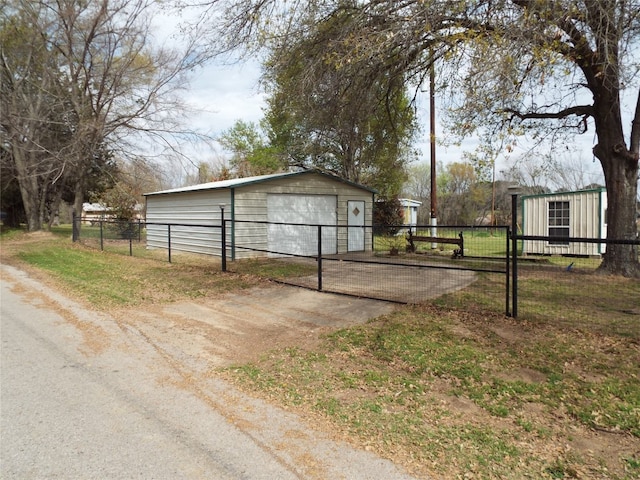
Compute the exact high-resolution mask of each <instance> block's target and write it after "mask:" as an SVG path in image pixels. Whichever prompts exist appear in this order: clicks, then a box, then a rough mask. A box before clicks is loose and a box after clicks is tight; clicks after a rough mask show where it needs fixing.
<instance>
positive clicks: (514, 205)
mask: <svg viewBox="0 0 640 480" xmlns="http://www.w3.org/2000/svg"><path fill="white" fill-rule="evenodd" d="M517 232H518V194H517V193H514V194H512V195H511V249H512V252H511V255H512V258H513V265H512V266H511V273H512V276H513V278H512V279H511V280H512V281H511V289H512V294H511V316H512V317H513V318H517V317H518V238H517V237H518V235H517Z"/></svg>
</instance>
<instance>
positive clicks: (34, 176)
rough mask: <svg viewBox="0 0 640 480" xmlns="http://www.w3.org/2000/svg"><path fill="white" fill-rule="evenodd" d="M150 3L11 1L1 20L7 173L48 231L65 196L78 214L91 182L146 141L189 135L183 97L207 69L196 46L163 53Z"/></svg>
mask: <svg viewBox="0 0 640 480" xmlns="http://www.w3.org/2000/svg"><path fill="white" fill-rule="evenodd" d="M152 3H153V2H149V1H147V0H100V1H96V2H86V1H81V0H56V1H53V0H38V1H33V0H9V1H5V2H3V7H2V12H1V13H0V45H1V47H0V77H1V82H0V88H1V91H0V112H1V113H0V140H1V142H0V145H1V148H2V149H3V155H2V161H3V174H4V173H5V172H8V173H9V174H10V175H12V176H13V177H14V178H15V180H16V183H17V185H18V186H19V190H20V193H21V199H22V203H23V207H24V211H25V214H26V220H27V223H28V228H29V230H31V231H33V230H39V229H41V228H42V227H43V225H44V222H45V221H46V219H47V217H50V216H51V215H52V214H53V213H54V212H55V210H56V209H57V206H58V205H59V204H60V201H61V198H62V196H63V193H64V192H65V191H69V190H71V191H73V192H74V195H73V196H74V198H75V204H76V209H77V210H79V209H80V208H81V205H82V202H83V198H84V196H85V195H86V194H87V193H88V191H89V189H90V188H91V185H90V183H91V179H90V177H91V175H92V174H94V173H95V171H96V169H101V168H103V166H104V165H105V162H107V161H109V159H112V158H113V156H114V155H116V156H117V157H118V158H121V159H122V158H126V157H128V156H133V155H135V153H137V152H138V151H139V150H141V149H143V148H144V147H143V141H144V140H143V138H144V137H149V136H152V137H153V138H154V141H155V143H156V144H158V143H159V144H161V145H164V146H167V145H168V144H169V143H170V138H172V137H171V136H172V135H178V134H180V133H184V132H185V130H183V129H181V127H179V125H178V123H177V121H178V119H179V118H180V112H182V111H184V110H183V108H182V105H181V102H180V101H179V98H178V96H177V95H176V93H177V91H178V90H179V88H180V87H182V86H184V81H185V77H184V75H185V73H187V72H188V71H189V69H191V68H193V66H194V65H197V64H198V62H199V61H200V60H201V59H200V57H199V56H198V55H196V53H195V50H194V49H193V44H192V43H191V44H190V43H189V42H188V41H185V47H184V49H182V50H180V51H177V50H174V49H169V48H165V47H162V46H157V45H156V44H154V42H153V39H152V35H151V19H150V13H151V12H150V9H151V6H152Z"/></svg>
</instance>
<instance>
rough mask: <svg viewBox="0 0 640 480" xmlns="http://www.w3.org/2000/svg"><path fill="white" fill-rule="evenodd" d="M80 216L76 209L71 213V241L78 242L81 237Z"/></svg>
mask: <svg viewBox="0 0 640 480" xmlns="http://www.w3.org/2000/svg"><path fill="white" fill-rule="evenodd" d="M77 222H78V214H77V213H76V211H75V209H74V210H73V212H72V213H71V241H73V242H77V241H78V238H79V237H80V232H79V231H78V223H77Z"/></svg>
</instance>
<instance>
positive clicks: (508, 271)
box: [505, 227, 511, 317]
mask: <svg viewBox="0 0 640 480" xmlns="http://www.w3.org/2000/svg"><path fill="white" fill-rule="evenodd" d="M506 234H507V235H506V239H505V240H506V244H507V245H506V252H507V255H506V262H505V273H506V280H505V297H506V301H505V305H506V308H505V315H506V316H507V317H510V316H511V310H510V309H509V294H510V292H509V276H510V275H511V250H510V246H511V229H510V228H509V227H507V229H506Z"/></svg>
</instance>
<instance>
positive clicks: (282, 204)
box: [267, 194, 337, 255]
mask: <svg viewBox="0 0 640 480" xmlns="http://www.w3.org/2000/svg"><path fill="white" fill-rule="evenodd" d="M336 205H337V200H336V197H335V195H297V194H296V195H288V194H287V195H285V194H270V195H268V196H267V211H268V214H267V219H268V221H269V222H275V223H278V225H274V224H272V223H270V224H269V227H268V230H267V231H268V242H269V251H270V252H275V253H276V254H277V253H280V254H291V255H317V253H318V227H317V226H316V225H336V223H337V222H336ZM282 224H286V225H282ZM336 240H337V235H336V228H335V227H328V226H327V227H323V228H322V253H323V254H333V253H336V252H337V241H336Z"/></svg>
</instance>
